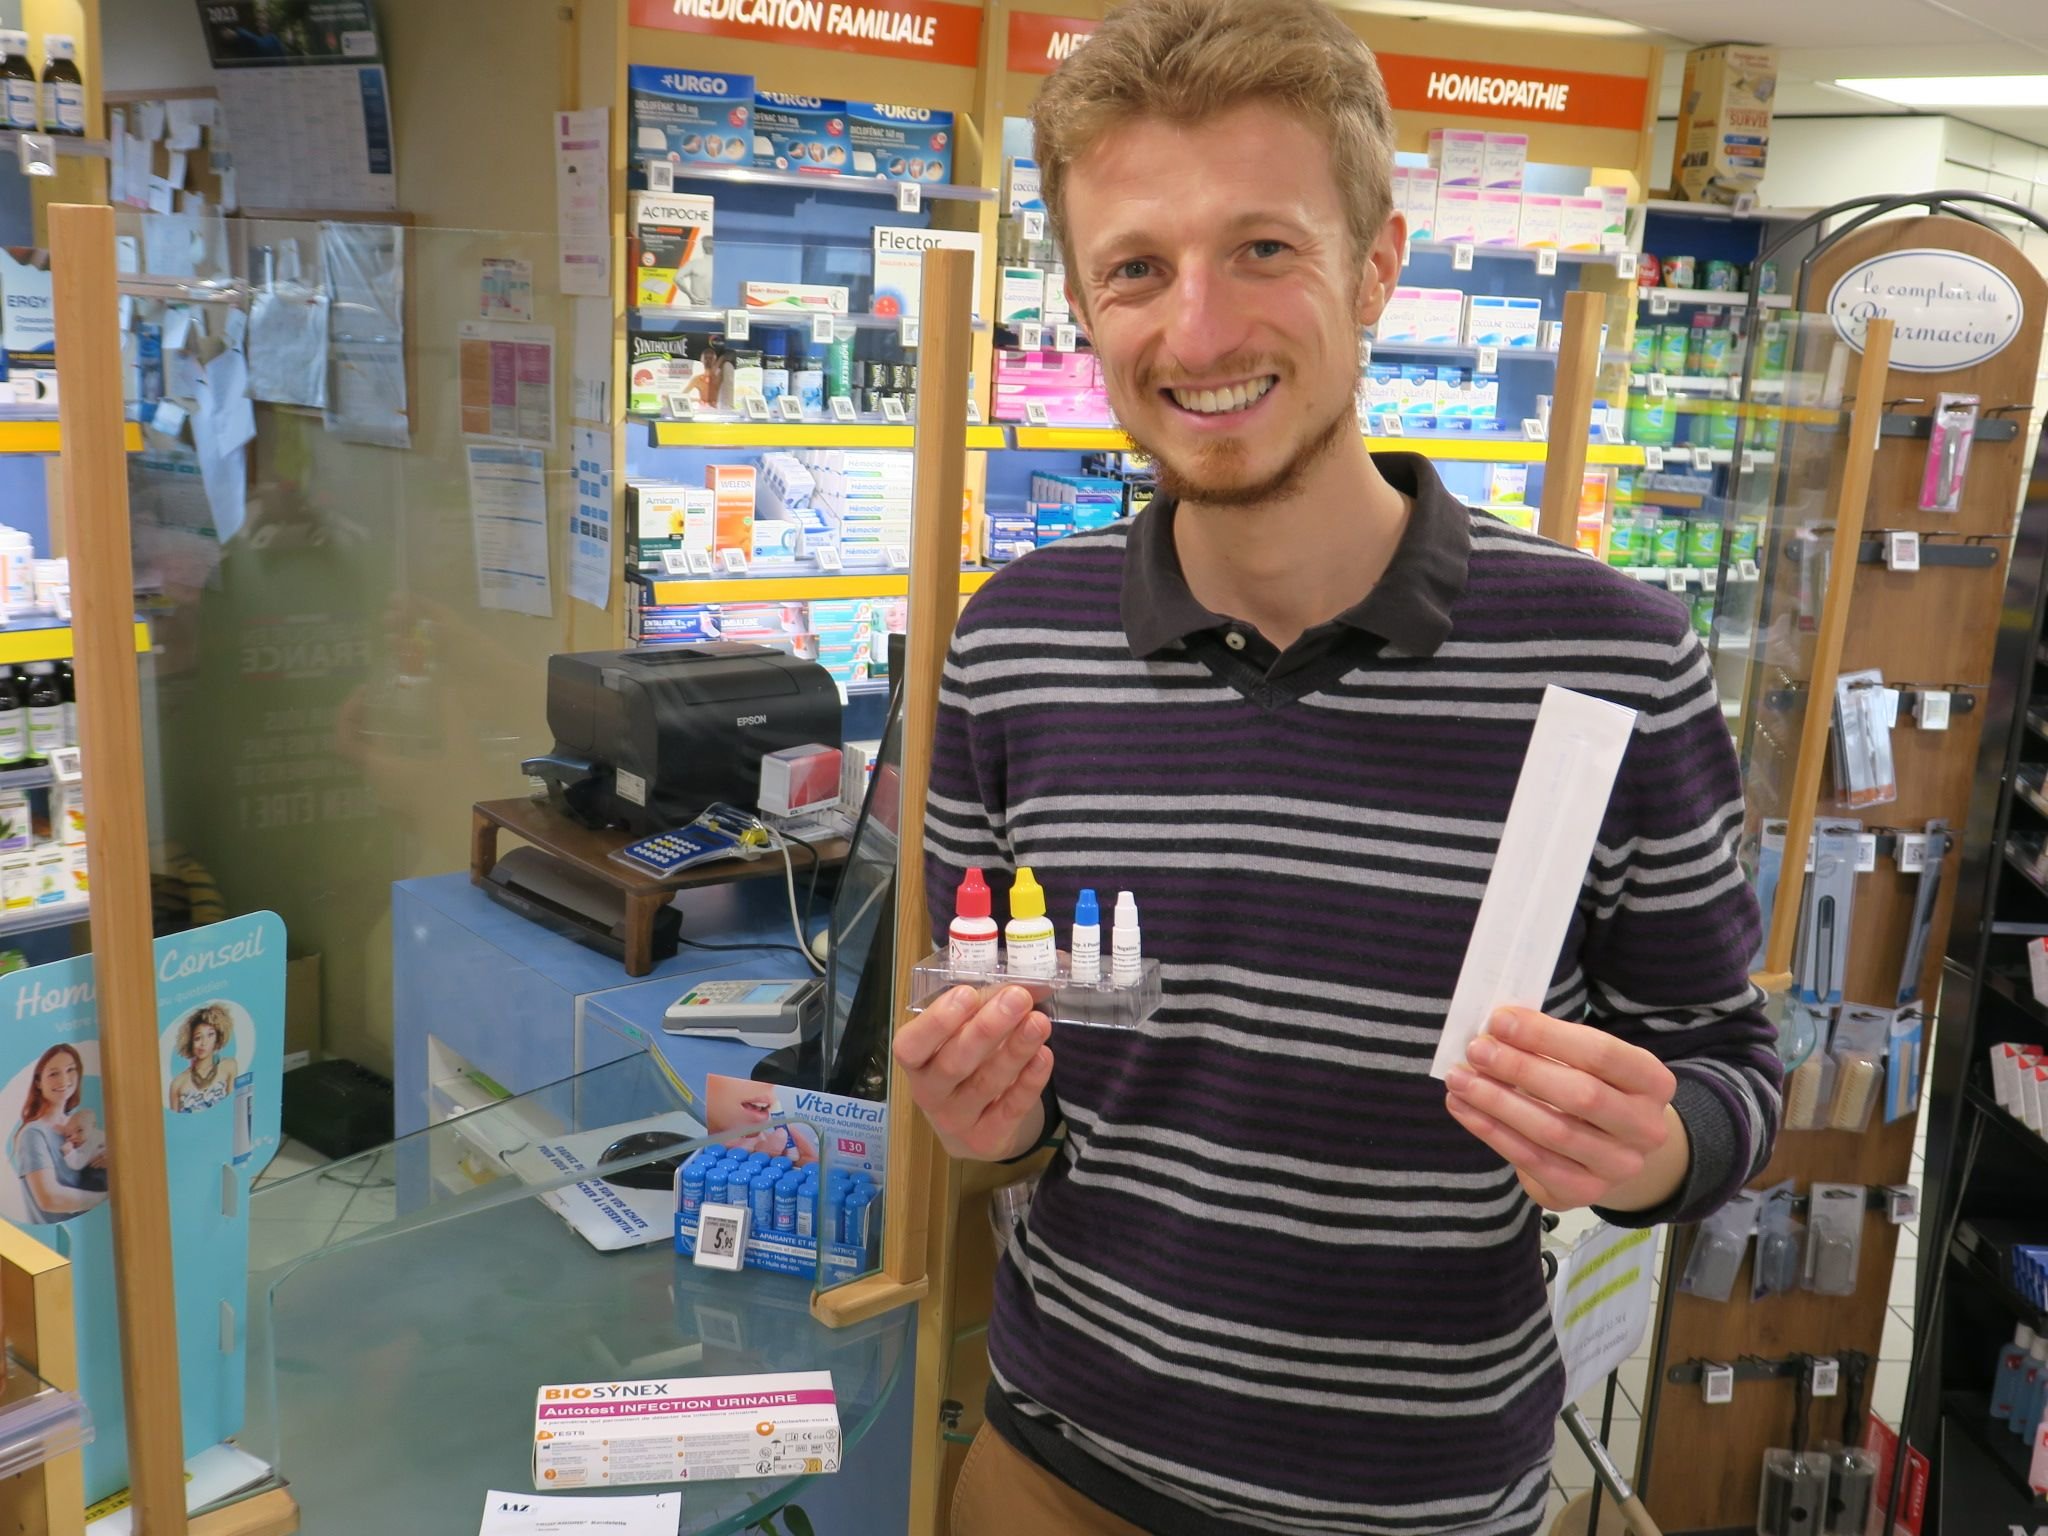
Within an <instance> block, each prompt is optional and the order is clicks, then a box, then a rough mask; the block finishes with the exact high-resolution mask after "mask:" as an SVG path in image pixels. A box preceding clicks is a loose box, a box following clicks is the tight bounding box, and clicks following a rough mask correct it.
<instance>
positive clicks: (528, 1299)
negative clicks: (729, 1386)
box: [240, 1055, 915, 1536]
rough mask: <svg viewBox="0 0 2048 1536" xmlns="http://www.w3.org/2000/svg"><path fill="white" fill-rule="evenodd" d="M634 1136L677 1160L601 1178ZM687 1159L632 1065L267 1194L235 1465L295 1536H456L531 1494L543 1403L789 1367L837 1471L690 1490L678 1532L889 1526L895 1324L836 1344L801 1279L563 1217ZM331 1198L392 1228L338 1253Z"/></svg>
mask: <svg viewBox="0 0 2048 1536" xmlns="http://www.w3.org/2000/svg"><path fill="white" fill-rule="evenodd" d="M643 1129H665V1130H670V1131H673V1132H675V1133H677V1134H679V1135H681V1136H685V1137H688V1138H689V1140H687V1141H685V1142H684V1143H682V1144H680V1145H677V1146H670V1147H667V1148H663V1149H660V1150H658V1151H652V1152H640V1153H639V1154H638V1155H637V1156H630V1157H628V1156H618V1157H614V1158H612V1159H611V1160H609V1161H607V1160H605V1155H604V1154H605V1152H606V1151H608V1150H609V1142H610V1141H611V1140H613V1139H615V1138H616V1137H617V1136H623V1135H626V1134H628V1133H631V1132H635V1131H639V1130H643ZM578 1137H583V1138H588V1139H589V1143H590V1144H593V1145H597V1146H598V1147H599V1150H598V1151H595V1152H591V1153H589V1154H587V1161H588V1164H589V1167H588V1171H587V1172H585V1173H564V1172H562V1171H561V1170H560V1165H559V1162H558V1161H557V1159H555V1158H554V1157H553V1156H551V1155H550V1154H549V1152H548V1151H547V1150H546V1149H547V1148H549V1147H550V1146H553V1145H556V1144H558V1143H562V1142H573V1139H574V1138H578ZM704 1144H705V1142H704V1139H703V1138H702V1136H701V1127H700V1125H699V1122H698V1121H697V1119H696V1116H695V1114H694V1113H693V1109H692V1102H691V1100H690V1098H689V1096H688V1095H687V1094H686V1093H685V1092H684V1091H683V1090H682V1089H681V1088H680V1087H679V1085H678V1084H677V1083H676V1082H675V1080H674V1079H673V1078H672V1077H671V1076H670V1074H669V1072H668V1071H667V1069H665V1067H664V1066H663V1065H662V1064H661V1063H660V1061H659V1060H658V1058H655V1057H653V1056H648V1055H641V1056H634V1057H630V1058H628V1059H625V1060H622V1061H618V1062H614V1063H612V1064H610V1065H608V1066H605V1067H601V1068H599V1069H597V1070H595V1071H592V1072H588V1073H585V1074H583V1075H581V1076H579V1077H575V1078H571V1079H569V1080H567V1081H564V1082H561V1083H557V1084H555V1085H553V1086H551V1087H548V1088H544V1089H541V1090H539V1091H537V1092H535V1093H531V1094H526V1095H523V1096H521V1097H518V1098H514V1099H509V1100H506V1101H504V1102H502V1103H499V1104H495V1105H492V1106H490V1107H488V1108H485V1109H480V1110H477V1111H474V1112H472V1113H470V1114H467V1115H461V1116H458V1117H456V1118H454V1119H451V1120H447V1121H444V1122H442V1123H441V1124H438V1125H436V1126H434V1127H432V1128H431V1129H429V1130H426V1131H422V1132H420V1133H419V1134H417V1135H414V1136H410V1137H407V1138H404V1139H403V1140H400V1141H397V1142H394V1143H392V1144H391V1145H389V1146H386V1147H383V1148H380V1149H378V1150H376V1151H373V1152H370V1153H366V1154H364V1155H363V1156H360V1157H356V1158H351V1159H349V1160H347V1161H345V1162H340V1163H335V1164H331V1165H329V1166H327V1167H325V1168H321V1169H317V1170H314V1171H312V1172H309V1173H305V1174H300V1175H298V1176H296V1177H293V1178H289V1179H285V1180H281V1181H279V1182H278V1183H276V1184H273V1185H269V1186H266V1187H264V1188H263V1189H261V1190H259V1191H258V1192H257V1194H256V1195H255V1197H254V1199H253V1200H252V1201H251V1206H250V1214H251V1220H252V1252H253V1253H255V1254H257V1255H259V1256H260V1257H259V1258H258V1260H257V1261H256V1262H257V1263H258V1264H260V1265H261V1266H262V1267H261V1268H260V1269H258V1270H257V1272H256V1273H254V1274H252V1275H251V1278H250V1295H249V1310H248V1319H247V1322H248V1330H249V1362H250V1370H249V1400H248V1414H247V1422H246V1427H245V1429H244V1432H243V1434H242V1436H241V1437H240V1443H241V1445H242V1447H243V1448H244V1449H246V1450H248V1451H250V1452H252V1453H253V1454H255V1455H257V1456H260V1457H261V1458H263V1459H264V1460H265V1461H267V1462H268V1463H270V1465H271V1466H272V1467H273V1468H274V1469H275V1474H276V1478H277V1480H278V1481H279V1482H282V1483H283V1484H285V1485H286V1486H288V1487H289V1488H290V1490H291V1493H292V1495H293V1497H294V1498H295V1499H296V1500H297V1502H298V1504H299V1507H300V1512H301V1521H302V1525H301V1529H302V1530H304V1531H305V1532H307V1533H308V1536H321V1533H328V1532H336V1533H339V1532H360V1531H373V1530H374V1531H405V1530H416V1531H459V1530H464V1529H469V1528H473V1527H474V1524H475V1522H476V1521H477V1520H478V1518H479V1516H480V1512H481V1510H482V1508H483V1501H484V1497H485V1494H486V1493H487V1492H488V1491H490V1490H492V1489H501V1490H506V1491H515V1492H516V1491H531V1490H532V1489H533V1488H534V1476H533V1465H532V1458H533V1411H534V1400H535V1394H536V1392H537V1390H538V1389H539V1388H540V1387H542V1386H546V1385H554V1384H563V1383H573V1382H592V1381H607V1380H636V1379H645V1378H654V1377H698V1376H731V1375H745V1374H756V1373H763V1372H777V1371H798V1370H803V1371H820V1370H824V1371H830V1372H831V1374H832V1380H833V1387H834V1390H835V1393H836V1396H837V1403H838V1413H839V1421H840V1428H841V1433H842V1435H843V1437H844V1450H843V1463H842V1467H841V1470H840V1471H839V1472H837V1473H835V1474H833V1475H831V1476H829V1477H759V1478H751V1479H745V1480H739V1481H730V1482H707V1483H701V1484H697V1483H693V1484H688V1485H685V1487H684V1494H683V1527H682V1528H683V1530H684V1531H687V1532H691V1533H693V1536H722V1533H726V1532H738V1531H745V1530H749V1529H754V1528H757V1527H758V1528H763V1529H768V1528H772V1527H763V1526H762V1522H763V1521H764V1520H765V1519H767V1517H769V1516H770V1515H773V1514H774V1513H775V1512H776V1511H778V1510H781V1509H783V1508H784V1507H785V1506H787V1505H790V1504H792V1503H795V1504H797V1505H799V1506H800V1507H802V1508H803V1509H804V1511H805V1512H806V1513H807V1515H808V1516H809V1518H810V1520H811V1522H812V1524H813V1525H814V1526H816V1527H817V1528H819V1529H828V1528H829V1529H857V1530H870V1529H872V1530H885V1529H901V1528H902V1527H903V1525H904V1523H905V1520H906V1518H907V1516H906V1514H905V1500H906V1497H907V1478H908V1462H909V1449H908V1446H909V1404H910V1389H909V1382H908V1381H907V1379H906V1377H907V1375H908V1372H907V1369H906V1367H907V1365H908V1362H909V1360H910V1359H911V1350H912V1343H913V1328H914V1322H915V1317H914V1313H913V1312H912V1311H911V1309H908V1308H904V1309H900V1310H898V1311H896V1312H893V1313H888V1314H885V1315H883V1316H881V1317H878V1318H875V1319H873V1320H871V1321H869V1322H866V1323H863V1324H860V1325H858V1326H854V1327H849V1328H842V1329H828V1328H825V1327H823V1326H821V1325H820V1324H818V1323H816V1322H815V1321H813V1319H812V1317H811V1314H810V1301H811V1294H812V1286H813V1283H814V1282H813V1280H812V1279H811V1278H808V1277H804V1276H794V1275H778V1274H768V1273H763V1272H759V1271H756V1270H752V1269H748V1270H743V1271H741V1272H738V1273H730V1274H729V1273H723V1272H720V1271H717V1270H712V1269H707V1268H699V1267H697V1266H695V1265H693V1264H692V1263H691V1262H690V1261H689V1260H688V1259H686V1258H682V1257H680V1256H678V1255H677V1254H676V1252H675V1251H674V1245H673V1241H672V1239H670V1238H668V1237H666V1236H662V1237H658V1238H657V1239H656V1240H655V1241H653V1242H651V1243H649V1244H647V1245H646V1246H641V1247H629V1248H624V1249H620V1250H617V1251H612V1252H600V1251H599V1250H598V1249H597V1248H596V1247H594V1246H593V1245H592V1244H591V1243H590V1242H588V1241H586V1240H585V1239H584V1238H583V1237H581V1236H579V1235H578V1234H577V1232H575V1231H574V1230H572V1229H571V1227H570V1225H569V1224H568V1222H567V1221H566V1220H565V1219H564V1217H563V1216H562V1215H560V1214H558V1212H557V1209H556V1207H557V1206H559V1205H562V1204H564V1203H565V1202H570V1201H573V1199H574V1196H575V1186H576V1184H577V1181H578V1179H579V1178H585V1179H588V1178H590V1177H592V1176H595V1175H605V1176H614V1177H615V1176H618V1175H621V1174H625V1173H628V1172H629V1171H630V1170H633V1169H637V1168H644V1167H646V1166H647V1165H648V1164H649V1163H651V1162H653V1161H654V1160H655V1159H657V1158H675V1157H677V1156H679V1155H687V1154H688V1153H689V1152H690V1151H693V1150H694V1149H695V1148H696V1147H698V1146H701V1145H704ZM822 1150H823V1152H824V1156H825V1157H826V1158H829V1157H830V1155H831V1153H830V1148H829V1146H828V1147H825V1148H823V1149H822ZM337 1188H339V1189H343V1190H364V1189H386V1188H388V1189H390V1190H391V1191H392V1195H391V1197H390V1202H389V1210H390V1214H389V1215H388V1216H387V1217H385V1218H384V1219H381V1220H379V1221H377V1222H376V1224H375V1225H373V1226H371V1227H368V1228H356V1227H351V1228H350V1229H349V1230H348V1231H347V1234H346V1235H345V1236H343V1237H341V1238H340V1239H339V1240H336V1238H335V1236H334V1228H335V1223H334V1221H333V1219H332V1217H331V1215H330V1214H329V1213H331V1212H332V1211H333V1210H334V1201H335V1192H336V1190H337ZM656 1198H657V1203H658V1201H659V1199H660V1198H663V1197H661V1196H657V1197H656ZM357 1209H360V1206H358V1207H357ZM265 1486H275V1484H274V1483H273V1484H269V1485H265ZM259 1491H261V1489H260V1488H259V1489H256V1490H251V1492H259ZM574 1491H576V1492H578V1493H592V1492H594V1493H599V1494H602V1493H605V1492H608V1491H609V1492H617V1493H619V1494H644V1493H651V1492H655V1491H658V1490H657V1489H654V1488H649V1487H634V1488H624V1489H618V1490H604V1489H595V1490H591V1489H578V1490H574ZM791 1528H792V1529H795V1528H796V1527H794V1526H793V1525H792V1526H791Z"/></svg>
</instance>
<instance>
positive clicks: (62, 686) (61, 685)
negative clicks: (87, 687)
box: [57, 661, 78, 747]
mask: <svg viewBox="0 0 2048 1536" xmlns="http://www.w3.org/2000/svg"><path fill="white" fill-rule="evenodd" d="M57 696H58V697H59V698H60V699H62V700H63V701H64V745H65V746H67V747H75V746H77V745H78V679H77V678H76V677H75V676H73V675H72V671H71V663H70V662H68V661H60V662H58V663H57Z"/></svg>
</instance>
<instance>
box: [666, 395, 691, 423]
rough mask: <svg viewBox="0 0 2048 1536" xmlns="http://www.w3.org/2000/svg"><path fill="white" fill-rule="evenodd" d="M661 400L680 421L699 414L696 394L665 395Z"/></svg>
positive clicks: (670, 413)
mask: <svg viewBox="0 0 2048 1536" xmlns="http://www.w3.org/2000/svg"><path fill="white" fill-rule="evenodd" d="M661 401H662V404H663V405H665V406H667V407H668V413H669V415H671V416H673V417H674V418H675V419H676V420H678V421H689V420H690V419H692V418H693V417H694V416H696V414H697V397H696V396H695V395H663V396H662V397H661Z"/></svg>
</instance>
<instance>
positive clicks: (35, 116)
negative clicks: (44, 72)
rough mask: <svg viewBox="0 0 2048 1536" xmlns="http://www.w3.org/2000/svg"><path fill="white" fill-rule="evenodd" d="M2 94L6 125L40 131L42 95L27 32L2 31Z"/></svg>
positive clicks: (17, 130)
mask: <svg viewBox="0 0 2048 1536" xmlns="http://www.w3.org/2000/svg"><path fill="white" fill-rule="evenodd" d="M0 93H4V102H5V109H6V110H5V113H4V115H5V117H6V126H7V127H8V128H9V129H10V130H11V131H13V132H15V133H36V132H39V131H40V130H41V128H42V124H43V117H42V109H41V107H40V106H39V105H38V103H39V101H40V100H41V97H40V96H39V94H38V93H37V91H36V67H35V65H34V64H32V63H30V62H29V56H28V34H27V33H26V32H0Z"/></svg>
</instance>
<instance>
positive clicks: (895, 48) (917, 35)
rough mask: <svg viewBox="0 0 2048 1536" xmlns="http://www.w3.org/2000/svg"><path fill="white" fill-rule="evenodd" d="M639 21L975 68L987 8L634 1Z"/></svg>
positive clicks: (882, 2) (888, 1) (932, 2)
mask: <svg viewBox="0 0 2048 1536" xmlns="http://www.w3.org/2000/svg"><path fill="white" fill-rule="evenodd" d="M632 24H633V25H634V26H636V27H656V28H660V29H662V30H664V31H669V32H697V33H703V34H707V35H710V36H713V37H743V38H748V39H750V40H752V41H754V42H757V43H782V44H785V45H787V46H791V47H797V48H830V49H834V50H836V51H838V52H841V53H866V54H873V55H874V56H876V57H877V58H884V59H918V60H922V61H923V62H925V63H927V64H959V65H963V66H965V67H966V68H969V69H972V68H974V67H975V66H976V65H977V64H978V63H979V62H980V59H981V11H980V9H979V8H978V7H975V6H971V5H954V4H951V3H950V0H633V9H632Z"/></svg>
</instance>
